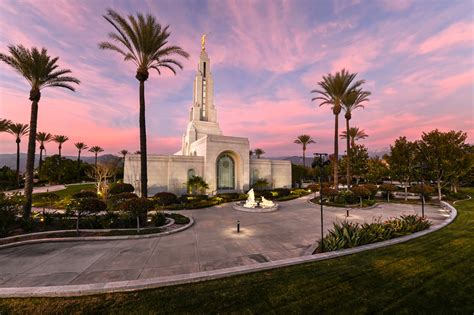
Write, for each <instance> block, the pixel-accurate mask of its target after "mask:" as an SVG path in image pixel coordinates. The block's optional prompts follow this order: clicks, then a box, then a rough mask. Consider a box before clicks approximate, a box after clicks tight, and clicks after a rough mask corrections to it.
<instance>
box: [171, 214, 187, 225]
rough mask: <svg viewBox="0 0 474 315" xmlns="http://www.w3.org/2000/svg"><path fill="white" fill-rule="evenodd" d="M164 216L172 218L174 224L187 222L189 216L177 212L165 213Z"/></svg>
mask: <svg viewBox="0 0 474 315" xmlns="http://www.w3.org/2000/svg"><path fill="white" fill-rule="evenodd" d="M165 216H167V217H168V218H172V219H173V220H174V223H175V224H181V225H182V224H188V223H189V221H190V220H189V218H188V217H186V216H184V215H181V214H179V213H166V214H165Z"/></svg>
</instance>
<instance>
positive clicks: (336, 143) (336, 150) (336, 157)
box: [334, 114, 339, 190]
mask: <svg viewBox="0 0 474 315" xmlns="http://www.w3.org/2000/svg"><path fill="white" fill-rule="evenodd" d="M338 138H339V114H337V115H334V189H336V190H338V188H339V187H338V186H339V174H338V164H337V163H338V161H339V139H338Z"/></svg>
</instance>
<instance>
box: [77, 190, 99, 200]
mask: <svg viewBox="0 0 474 315" xmlns="http://www.w3.org/2000/svg"><path fill="white" fill-rule="evenodd" d="M72 198H73V199H80V198H97V193H96V192H95V191H91V190H81V191H79V192H77V193H75V194H73V195H72Z"/></svg>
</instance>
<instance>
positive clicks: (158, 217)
mask: <svg viewBox="0 0 474 315" xmlns="http://www.w3.org/2000/svg"><path fill="white" fill-rule="evenodd" d="M151 221H152V222H153V225H154V226H163V225H165V223H166V217H165V214H164V213H163V212H162V211H157V212H156V214H155V215H154V216H153V217H152V219H151Z"/></svg>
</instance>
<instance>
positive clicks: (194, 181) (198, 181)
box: [186, 175, 209, 195]
mask: <svg viewBox="0 0 474 315" xmlns="http://www.w3.org/2000/svg"><path fill="white" fill-rule="evenodd" d="M186 187H187V189H188V193H190V194H193V195H194V194H196V192H197V191H200V192H201V193H202V194H204V193H205V192H206V189H209V185H208V184H207V183H206V181H205V180H204V178H202V177H201V176H195V175H193V176H191V177H190V178H189V179H188V181H187V182H186Z"/></svg>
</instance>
